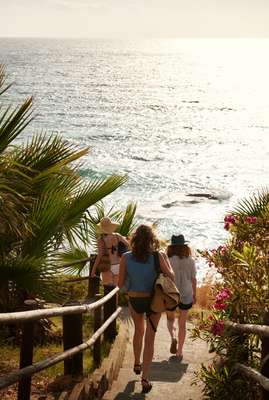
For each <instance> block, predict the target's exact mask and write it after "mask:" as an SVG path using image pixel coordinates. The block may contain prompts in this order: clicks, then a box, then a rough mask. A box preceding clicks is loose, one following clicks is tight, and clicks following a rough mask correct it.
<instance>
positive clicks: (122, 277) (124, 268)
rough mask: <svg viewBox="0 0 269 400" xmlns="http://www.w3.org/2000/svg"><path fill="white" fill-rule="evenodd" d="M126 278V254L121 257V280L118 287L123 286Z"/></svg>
mask: <svg viewBox="0 0 269 400" xmlns="http://www.w3.org/2000/svg"><path fill="white" fill-rule="evenodd" d="M125 278H126V264H125V257H124V255H123V256H122V257H121V259H120V271H119V282H118V287H119V288H122V287H123V285H124V282H125Z"/></svg>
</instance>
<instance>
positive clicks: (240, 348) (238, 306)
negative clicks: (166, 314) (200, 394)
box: [193, 191, 269, 400]
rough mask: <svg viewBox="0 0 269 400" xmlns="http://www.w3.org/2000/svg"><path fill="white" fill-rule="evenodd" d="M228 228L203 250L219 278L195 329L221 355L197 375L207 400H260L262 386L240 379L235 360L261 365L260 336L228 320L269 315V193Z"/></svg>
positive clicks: (256, 320) (257, 320)
mask: <svg viewBox="0 0 269 400" xmlns="http://www.w3.org/2000/svg"><path fill="white" fill-rule="evenodd" d="M224 229H226V230H227V231H229V234H230V235H229V238H228V240H227V242H226V243H225V244H223V245H221V246H219V247H218V248H216V249H211V250H205V251H203V252H201V254H202V256H203V257H205V259H206V262H207V264H208V265H209V266H210V267H211V268H212V269H213V270H214V269H215V271H216V273H217V275H218V276H219V277H220V279H218V281H216V282H215V285H214V286H213V288H212V297H213V299H214V302H213V303H212V307H211V313H210V315H209V317H207V318H206V319H204V318H202V319H201V320H200V321H198V322H197V325H196V326H195V328H194V330H193V336H194V337H199V338H201V339H203V340H205V341H207V343H208V344H209V350H210V351H211V352H214V353H215V355H216V356H215V358H214V361H213V364H212V365H211V366H207V367H206V366H204V365H203V366H202V368H201V370H200V372H199V373H198V377H199V379H201V380H202V381H203V382H204V383H205V386H204V394H205V395H206V398H208V399H216V400H217V399H222V400H223V399H229V400H235V399H242V398H244V399H253V400H254V399H255V400H257V399H260V388H258V387H257V386H256V385H255V384H253V382H248V381H246V380H245V378H244V377H243V376H238V375H236V374H235V372H234V368H233V367H234V364H235V363H236V362H242V363H244V364H245V365H249V366H251V367H253V368H256V369H257V368H258V367H259V364H260V344H259V338H258V337H256V336H254V335H248V336H247V335H242V334H240V335H235V333H234V332H232V331H231V330H230V329H227V328H226V326H225V321H226V320H230V321H233V322H239V323H253V324H262V322H263V317H264V314H265V313H266V312H269V305H268V297H269V287H268V281H269V279H268V277H269V263H268V255H269V252H268V249H269V193H268V192H266V191H263V192H262V193H258V195H254V196H253V198H252V199H251V200H244V201H243V202H242V203H241V204H239V206H238V208H237V209H236V210H234V211H233V212H232V213H229V214H228V215H226V216H225V218H224Z"/></svg>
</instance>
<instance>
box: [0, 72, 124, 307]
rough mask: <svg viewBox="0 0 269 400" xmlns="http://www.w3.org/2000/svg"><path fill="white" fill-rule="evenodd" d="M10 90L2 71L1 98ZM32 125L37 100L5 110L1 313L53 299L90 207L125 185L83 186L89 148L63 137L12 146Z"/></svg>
mask: <svg viewBox="0 0 269 400" xmlns="http://www.w3.org/2000/svg"><path fill="white" fill-rule="evenodd" d="M9 87H10V85H7V84H6V80H5V69H4V67H3V66H0V95H1V94H3V93H4V92H5V91H6V90H8V89H9ZM32 119H33V116H32V98H29V99H27V100H26V101H25V102H24V103H23V104H22V105H21V106H19V107H17V108H15V109H12V107H8V106H5V105H4V104H1V103H0V310H1V311H7V310H13V309H14V307H16V306H17V305H18V304H20V303H21V301H22V300H24V299H25V297H29V296H33V295H38V296H41V297H42V298H44V299H45V300H53V299H55V296H57V293H55V292H56V291H55V279H56V277H57V274H58V272H59V269H58V267H59V265H58V264H57V260H58V258H59V257H58V254H59V252H61V251H62V249H63V248H65V247H66V246H69V247H70V248H72V249H75V248H77V247H78V246H82V247H85V246H87V244H88V242H89V240H90V239H91V229H92V228H91V226H92V225H91V224H90V221H91V214H90V212H89V207H91V206H94V205H96V204H98V202H99V201H101V200H102V199H103V198H104V197H105V196H107V195H108V194H110V193H112V192H113V191H114V190H116V189H117V188H118V187H119V186H121V185H122V184H123V183H124V182H126V179H127V178H126V176H117V175H112V176H110V177H108V178H105V179H95V180H92V181H90V182H89V183H88V182H85V181H84V180H83V178H82V177H81V176H80V174H79V168H80V166H81V161H80V160H81V157H83V156H84V155H86V154H87V153H88V151H89V149H88V148H84V149H80V148H77V147H76V146H74V145H73V144H70V143H68V141H66V140H64V139H63V138H61V137H60V136H53V135H48V136H47V135H45V134H40V135H36V136H33V138H32V139H31V140H29V141H28V142H27V143H26V144H23V145H20V146H16V145H14V144H13V141H14V140H15V139H16V138H17V137H18V135H19V134H20V133H21V132H22V131H23V130H24V129H25V128H26V127H27V125H28V124H29V123H30V122H31V120H32ZM78 161H79V162H80V163H78ZM125 220H126V219H125Z"/></svg>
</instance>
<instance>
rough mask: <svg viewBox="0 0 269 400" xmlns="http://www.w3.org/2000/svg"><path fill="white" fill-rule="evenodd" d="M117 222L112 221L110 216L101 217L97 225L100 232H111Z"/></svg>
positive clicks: (116, 225)
mask: <svg viewBox="0 0 269 400" xmlns="http://www.w3.org/2000/svg"><path fill="white" fill-rule="evenodd" d="M118 226H119V224H117V223H116V222H112V221H111V220H110V218H108V217H104V218H102V219H101V221H100V224H99V225H98V227H99V231H100V233H107V234H109V233H113V232H114V231H115V230H116V229H117V227H118Z"/></svg>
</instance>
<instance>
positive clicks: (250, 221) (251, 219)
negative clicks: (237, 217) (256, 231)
mask: <svg viewBox="0 0 269 400" xmlns="http://www.w3.org/2000/svg"><path fill="white" fill-rule="evenodd" d="M256 222H257V218H256V217H247V218H246V219H245V223H246V224H255V223H256Z"/></svg>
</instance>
